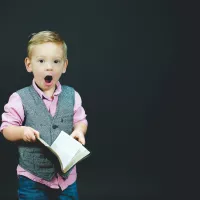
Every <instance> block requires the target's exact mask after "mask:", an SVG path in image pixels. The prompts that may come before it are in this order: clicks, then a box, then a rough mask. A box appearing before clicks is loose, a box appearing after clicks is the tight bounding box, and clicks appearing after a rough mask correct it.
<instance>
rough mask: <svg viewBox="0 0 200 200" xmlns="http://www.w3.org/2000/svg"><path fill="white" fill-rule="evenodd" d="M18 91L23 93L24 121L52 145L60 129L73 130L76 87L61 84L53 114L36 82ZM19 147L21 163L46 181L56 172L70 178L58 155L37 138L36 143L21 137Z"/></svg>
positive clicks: (67, 131)
mask: <svg viewBox="0 0 200 200" xmlns="http://www.w3.org/2000/svg"><path fill="white" fill-rule="evenodd" d="M17 93H18V94H19V96H20V97H21V100H22V104H23V108H24V114H25V120H24V124H23V125H24V126H30V127H32V128H34V129H35V130H37V131H39V133H40V137H41V138H42V139H43V140H45V141H46V142H47V143H48V144H49V145H51V144H52V143H53V142H54V140H55V139H56V138H57V136H58V135H59V133H60V131H61V130H63V131H65V132H66V133H68V134H71V132H72V129H73V113H74V111H73V110H74V89H73V88H71V87H68V86H62V92H61V93H60V95H59V97H58V104H57V110H56V113H55V115H54V117H52V115H51V114H50V113H49V111H48V110H47V107H46V106H45V104H44V102H43V100H42V99H41V97H40V96H39V94H38V93H37V92H36V90H35V89H34V88H33V86H29V87H26V88H23V89H21V90H18V91H17ZM18 149H19V165H20V166H21V167H23V168H24V169H25V170H27V171H29V172H30V173H32V174H34V175H36V176H38V177H40V178H43V179H45V180H47V181H50V180H51V179H52V178H53V176H54V175H56V173H59V174H60V175H61V176H62V177H63V178H67V176H68V174H69V172H67V173H65V174H64V173H62V171H61V169H60V165H59V162H58V159H57V158H56V157H55V156H54V155H53V154H52V153H51V152H50V151H49V150H48V149H47V148H46V147H44V145H42V144H40V143H39V142H38V141H37V142H33V143H26V142H24V141H19V142H18Z"/></svg>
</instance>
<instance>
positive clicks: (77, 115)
mask: <svg viewBox="0 0 200 200" xmlns="http://www.w3.org/2000/svg"><path fill="white" fill-rule="evenodd" d="M86 116H87V115H86V114H85V110H84V108H83V107H82V100H81V97H80V95H79V93H78V92H76V91H75V103H74V125H75V124H76V123H78V122H83V123H85V124H86V125H88V122H87V119H86Z"/></svg>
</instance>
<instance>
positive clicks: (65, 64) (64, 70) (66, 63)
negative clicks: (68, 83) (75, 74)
mask: <svg viewBox="0 0 200 200" xmlns="http://www.w3.org/2000/svg"><path fill="white" fill-rule="evenodd" d="M67 66H68V60H67V59H66V60H65V63H64V68H63V72H62V73H63V74H64V73H65V72H66V70H67Z"/></svg>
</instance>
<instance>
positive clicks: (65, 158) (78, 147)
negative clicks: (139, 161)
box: [38, 131, 90, 173]
mask: <svg viewBox="0 0 200 200" xmlns="http://www.w3.org/2000/svg"><path fill="white" fill-rule="evenodd" d="M38 140H39V141H40V142H41V143H42V144H44V145H45V146H46V147H47V148H48V149H49V150H50V151H51V152H53V153H54V154H55V155H56V156H57V158H58V160H59V162H60V166H61V170H62V172H64V173H66V172H67V171H68V170H69V169H70V168H71V167H73V166H74V165H75V164H76V163H77V162H79V161H80V160H82V159H83V158H85V157H86V156H88V155H89V154H90V152H89V151H88V150H87V149H86V148H85V147H84V146H83V145H82V144H81V143H79V142H78V141H77V140H75V139H74V138H73V137H71V136H70V135H68V134H67V133H65V132H64V131H61V132H60V134H59V135H58V137H57V138H56V140H55V141H54V142H53V144H52V145H51V146H49V145H48V144H47V143H46V142H45V141H44V140H43V139H41V138H40V137H39V138H38Z"/></svg>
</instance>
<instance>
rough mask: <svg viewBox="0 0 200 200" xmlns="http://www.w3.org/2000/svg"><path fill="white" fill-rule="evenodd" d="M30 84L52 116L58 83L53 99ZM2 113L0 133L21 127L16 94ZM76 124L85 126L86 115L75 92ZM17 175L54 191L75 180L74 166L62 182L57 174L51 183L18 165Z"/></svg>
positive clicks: (21, 116)
mask: <svg viewBox="0 0 200 200" xmlns="http://www.w3.org/2000/svg"><path fill="white" fill-rule="evenodd" d="M32 84H33V87H34V88H35V90H36V91H37V93H38V94H39V95H40V97H41V98H42V100H43V102H44V104H45V105H46V107H47V109H48V110H49V112H50V113H51V115H52V116H54V114H55V112H56V108H57V103H58V95H59V94H60V93H61V91H62V89H61V84H60V83H59V82H58V83H57V88H56V90H55V92H54V94H53V98H49V97H47V96H46V95H45V94H44V93H43V92H42V91H41V90H40V89H39V88H38V87H37V86H36V84H35V82H34V80H33V82H32ZM4 111H5V112H4V113H3V114H2V124H1V128H0V131H2V130H3V129H4V128H5V127H7V126H9V125H15V126H22V124H23V121H24V117H25V116H24V109H23V105H22V100H21V98H20V96H19V95H18V94H17V93H16V92H15V93H13V94H12V95H11V96H10V98H9V101H8V103H7V104H6V105H5V106H4ZM77 122H83V123H85V124H86V125H87V120H86V114H85V110H84V109H83V107H82V101H81V97H80V95H79V94H78V92H76V91H75V104H74V117H73V123H74V125H75V124H76V123H77ZM17 174H18V175H23V176H26V177H28V178H29V179H31V180H33V181H36V182H39V183H42V184H45V185H47V186H48V187H50V188H54V189H58V188H61V190H64V189H66V188H67V187H68V185H71V184H72V183H74V182H75V181H76V178H77V173H76V166H74V168H73V169H72V171H71V173H70V174H69V176H68V178H67V179H66V180H64V179H63V178H62V177H61V176H60V175H59V174H57V176H54V177H53V179H52V180H51V181H46V180H44V179H41V178H39V177H37V176H35V175H33V174H31V173H30V172H28V171H26V170H25V169H23V168H22V167H21V166H20V165H18V166H17Z"/></svg>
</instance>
